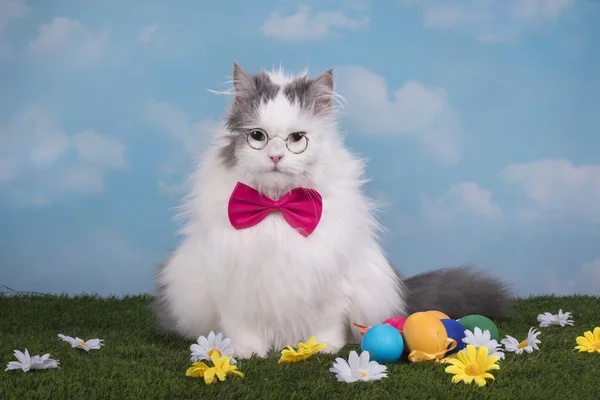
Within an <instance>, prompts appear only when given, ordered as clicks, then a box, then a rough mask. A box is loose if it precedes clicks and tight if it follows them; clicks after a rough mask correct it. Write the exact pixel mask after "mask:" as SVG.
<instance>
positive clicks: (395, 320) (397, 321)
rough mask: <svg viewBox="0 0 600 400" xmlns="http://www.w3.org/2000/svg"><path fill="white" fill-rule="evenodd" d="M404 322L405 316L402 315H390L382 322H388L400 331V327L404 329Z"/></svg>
mask: <svg viewBox="0 0 600 400" xmlns="http://www.w3.org/2000/svg"><path fill="white" fill-rule="evenodd" d="M404 322H406V318H404V317H392V318H388V319H386V320H385V321H383V323H384V324H388V325H391V326H393V327H394V328H396V329H398V330H399V331H400V333H402V329H404Z"/></svg>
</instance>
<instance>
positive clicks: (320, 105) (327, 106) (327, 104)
mask: <svg viewBox="0 0 600 400" xmlns="http://www.w3.org/2000/svg"><path fill="white" fill-rule="evenodd" d="M333 89H334V79H333V69H330V70H329V71H326V72H324V73H323V74H321V75H319V76H318V77H317V78H316V79H315V80H314V81H313V82H312V83H311V85H310V87H309V89H308V96H309V98H310V99H311V101H312V103H313V105H314V108H315V112H316V113H317V114H320V113H328V112H329V111H330V110H331V107H332V105H333V97H334V90H333Z"/></svg>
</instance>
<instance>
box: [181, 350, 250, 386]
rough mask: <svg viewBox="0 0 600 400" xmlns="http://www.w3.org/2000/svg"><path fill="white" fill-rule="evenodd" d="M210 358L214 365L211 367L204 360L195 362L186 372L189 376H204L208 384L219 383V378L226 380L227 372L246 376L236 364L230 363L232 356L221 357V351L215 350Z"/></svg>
mask: <svg viewBox="0 0 600 400" xmlns="http://www.w3.org/2000/svg"><path fill="white" fill-rule="evenodd" d="M210 359H211V361H212V363H213V365H214V366H213V367H209V366H208V365H206V364H204V363H203V362H200V361H198V362H195V363H193V364H192V366H191V367H190V368H188V369H187V371H186V372H185V374H186V375H187V376H194V377H204V382H206V383H207V384H211V383H217V378H219V380H220V381H224V380H225V377H226V376H227V374H236V375H239V376H244V374H243V373H242V372H241V371H238V369H237V366H236V365H231V364H229V361H230V360H231V357H229V356H224V357H221V356H220V355H219V352H217V351H215V352H213V353H212V354H211V356H210Z"/></svg>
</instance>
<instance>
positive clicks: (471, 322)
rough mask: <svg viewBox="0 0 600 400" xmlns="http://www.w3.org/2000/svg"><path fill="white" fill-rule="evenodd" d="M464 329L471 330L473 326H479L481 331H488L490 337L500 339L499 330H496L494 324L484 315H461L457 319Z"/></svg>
mask: <svg viewBox="0 0 600 400" xmlns="http://www.w3.org/2000/svg"><path fill="white" fill-rule="evenodd" d="M458 322H460V323H461V325H462V326H464V327H465V329H468V330H470V331H471V332H473V331H474V330H475V328H479V329H481V330H482V331H486V330H488V331H490V336H491V338H492V339H496V340H498V341H499V340H500V332H498V328H497V327H496V324H494V322H493V321H492V320H491V319H489V318H488V317H484V316H483V315H478V314H473V315H467V316H465V317H462V318H461V319H459V320H458Z"/></svg>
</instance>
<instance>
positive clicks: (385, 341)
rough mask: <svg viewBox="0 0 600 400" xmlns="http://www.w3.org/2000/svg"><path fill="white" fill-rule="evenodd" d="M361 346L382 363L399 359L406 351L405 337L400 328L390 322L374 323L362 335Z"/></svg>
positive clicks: (371, 358)
mask: <svg viewBox="0 0 600 400" xmlns="http://www.w3.org/2000/svg"><path fill="white" fill-rule="evenodd" d="M360 346H361V348H362V350H363V351H368V352H369V356H370V357H369V359H370V360H373V361H377V362H380V363H392V362H396V361H398V359H399V358H400V356H402V352H403V351H404V339H403V338H402V334H401V333H400V332H399V331H398V329H396V328H394V327H393V326H391V325H388V324H378V325H373V326H372V327H371V328H369V330H368V331H366V332H365V334H364V335H363V337H362V340H361V342H360Z"/></svg>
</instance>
